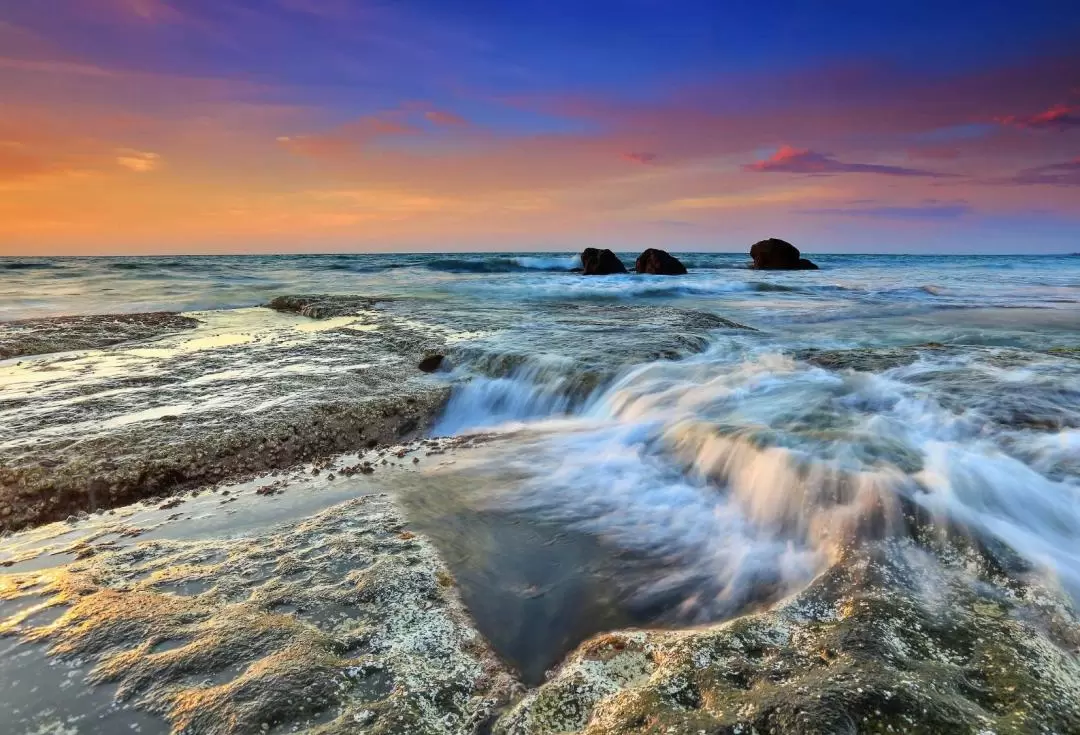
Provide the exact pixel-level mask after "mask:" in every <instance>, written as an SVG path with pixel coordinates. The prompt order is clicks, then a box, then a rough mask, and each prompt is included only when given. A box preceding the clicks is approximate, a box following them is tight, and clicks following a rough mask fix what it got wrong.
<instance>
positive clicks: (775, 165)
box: [742, 145, 953, 178]
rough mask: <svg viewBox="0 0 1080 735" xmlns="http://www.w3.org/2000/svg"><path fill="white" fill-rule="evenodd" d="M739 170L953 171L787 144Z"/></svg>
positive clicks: (912, 173) (930, 173)
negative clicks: (856, 159)
mask: <svg viewBox="0 0 1080 735" xmlns="http://www.w3.org/2000/svg"><path fill="white" fill-rule="evenodd" d="M742 169H743V171H753V172H758V173H761V172H765V173H789V174H812V175H830V174H878V175H881V176H923V177H928V178H942V177H951V176H953V174H944V173H938V172H936V171H926V170H923V169H918V168H905V167H903V166H886V165H882V164H876V163H846V162H843V161H838V160H837V159H836V158H834V157H832V156H830V155H828V154H826V153H817V152H815V151H812V150H809V149H805V148H795V147H793V146H790V145H784V146H781V147H780V148H779V149H778V150H777V151H776V152H775V153H773V154H772V155H771V156H769V157H768V158H766V159H764V160H761V161H755V162H753V163H747V164H744V165H743V166H742Z"/></svg>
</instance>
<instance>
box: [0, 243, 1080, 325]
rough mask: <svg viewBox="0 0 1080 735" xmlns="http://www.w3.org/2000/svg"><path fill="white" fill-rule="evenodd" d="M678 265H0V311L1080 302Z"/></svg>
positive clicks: (825, 310) (1031, 266) (900, 263)
mask: <svg viewBox="0 0 1080 735" xmlns="http://www.w3.org/2000/svg"><path fill="white" fill-rule="evenodd" d="M621 255H622V258H623V260H624V261H625V262H632V261H633V254H630V253H624V254H621ZM680 257H682V258H683V260H684V261H685V262H686V264H687V265H688V266H689V268H690V271H691V272H690V274H689V275H688V276H686V277H684V278H680V279H678V280H677V281H672V280H670V279H665V278H663V277H657V276H637V275H629V276H610V277H606V278H602V279H581V278H580V277H578V276H576V275H574V274H572V273H570V272H569V271H570V270H571V269H572V268H574V267H576V266H577V265H578V261H577V257H576V255H575V254H573V253H565V254H553V253H531V254H530V253H526V254H521V253H493V254H489V253H484V254H456V253H455V254H449V253H446V254H431V255H410V254H390V255H276V256H205V257H174V256H168V257H140V258H32V257H27V258H0V315H2V318H3V319H4V320H8V319H19V318H28V317H39V316H57V315H67V314H92V313H102V312H134V311H155V310H193V309H223V308H235V307H240V306H252V305H256V304H261V303H264V302H266V301H267V300H269V299H270V298H272V297H273V296H275V295H278V294H281V293H298V292H319V293H349V294H354V293H372V294H379V295H395V296H410V295H438V296H442V297H446V298H460V299H474V300H475V299H499V300H502V301H511V302H518V301H522V302H527V301H533V300H572V301H583V302H587V301H627V300H635V299H654V300H670V299H689V300H694V299H709V300H710V301H712V300H716V301H714V303H723V302H726V303H728V304H730V305H731V307H732V308H736V309H746V310H750V311H752V312H753V313H755V314H761V315H762V316H763V317H768V315H769V314H770V313H777V312H778V311H779V312H784V313H790V312H803V311H804V310H805V309H808V308H809V309H813V311H814V312H815V314H814V315H812V316H814V317H818V318H820V317H823V316H826V315H837V316H842V315H843V314H844V313H845V312H849V311H855V312H857V313H862V314H865V313H866V311H867V310H872V311H874V312H876V313H884V312H889V313H897V312H900V311H906V312H916V311H920V310H921V311H926V310H932V309H935V308H948V307H958V306H966V307H982V308H986V307H994V306H1000V307H1020V306H1027V307H1038V308H1064V309H1069V308H1076V306H1077V305H1078V304H1080V257H1076V256H940V257H937V256H878V255H815V256H814V259H815V261H816V262H818V263H819V264H820V265H821V266H822V270H821V271H818V272H798V273H762V272H756V271H751V270H747V268H746V264H747V262H748V259H747V257H746V256H745V255H742V254H732V253H691V254H685V255H681V256H680ZM804 316H811V315H806V314H804Z"/></svg>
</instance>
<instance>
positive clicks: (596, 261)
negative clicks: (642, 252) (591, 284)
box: [581, 248, 626, 276]
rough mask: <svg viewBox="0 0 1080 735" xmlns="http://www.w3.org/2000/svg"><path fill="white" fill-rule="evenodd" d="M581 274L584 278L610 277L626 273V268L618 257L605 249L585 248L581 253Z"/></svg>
mask: <svg viewBox="0 0 1080 735" xmlns="http://www.w3.org/2000/svg"><path fill="white" fill-rule="evenodd" d="M581 267H582V273H583V274H585V275H586V276H610V275H614V274H616V273H626V266H625V265H623V263H622V261H621V260H619V256H618V255H616V254H615V253H613V252H611V251H610V250H608V249H607V248H605V249H603V250H600V249H598V248H585V249H584V250H583V251H581Z"/></svg>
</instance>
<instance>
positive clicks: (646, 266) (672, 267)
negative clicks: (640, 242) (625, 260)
mask: <svg viewBox="0 0 1080 735" xmlns="http://www.w3.org/2000/svg"><path fill="white" fill-rule="evenodd" d="M634 270H636V271H637V272H638V273H651V274H653V275H657V276H683V275H686V266H685V265H683V264H682V262H680V261H679V259H678V258H676V257H675V256H674V255H671V254H669V253H668V252H667V251H665V250H658V249H657V248H649V249H648V250H646V251H645V252H643V253H642V254H641V255H639V256H638V259H637V261H636V262H635V263H634Z"/></svg>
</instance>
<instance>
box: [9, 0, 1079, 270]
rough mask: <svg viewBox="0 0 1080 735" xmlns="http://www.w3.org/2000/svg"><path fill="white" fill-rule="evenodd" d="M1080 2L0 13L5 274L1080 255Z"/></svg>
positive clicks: (643, 0) (305, 0) (216, 3)
mask: <svg viewBox="0 0 1080 735" xmlns="http://www.w3.org/2000/svg"><path fill="white" fill-rule="evenodd" d="M1077 39H1080V3H1077V2H1075V0H1067V1H1062V2H1045V1H1039V0H1030V1H1028V2H1023V3H1021V2H1015V1H1012V0H1010V1H1009V2H998V1H997V0H983V1H982V2H977V3H976V2H971V3H956V2H950V1H948V0H938V1H937V2H923V1H922V0H905V1H904V2H891V1H887V0H882V2H866V1H865V0H860V1H859V2H853V1H848V0H837V1H836V2H829V3H823V2H809V1H803V2H796V1H792V2H774V1H772V0H755V1H754V2H744V1H741V0H740V1H735V2H719V1H718V0H711V1H709V0H700V1H698V0H473V1H472V2H465V1H464V0H392V1H391V0H0V255H46V254H136V253H147V254H154V253H227V252H303V251H308V252H374V251H387V250H412V251H447V250H472V251H479V250H566V249H574V248H580V247H585V246H590V245H594V246H601V247H612V248H615V249H619V250H633V249H635V248H639V247H647V246H657V247H665V248H668V249H671V250H675V251H688V250H699V251H704V250H718V251H745V250H746V249H747V248H748V247H749V245H750V244H751V243H753V242H755V241H756V240H759V239H762V238H765V237H770V236H773V237H783V238H784V239H787V240H790V241H792V242H794V243H795V244H796V245H798V246H799V247H800V248H801V249H803V250H804V251H807V252H809V253H813V252H915V253H943V252H988V253H993V252H1003V253H1004V252H1009V253H1026V252H1031V253H1038V252H1078V251H1080V44H1078V43H1077Z"/></svg>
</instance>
